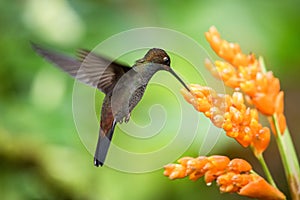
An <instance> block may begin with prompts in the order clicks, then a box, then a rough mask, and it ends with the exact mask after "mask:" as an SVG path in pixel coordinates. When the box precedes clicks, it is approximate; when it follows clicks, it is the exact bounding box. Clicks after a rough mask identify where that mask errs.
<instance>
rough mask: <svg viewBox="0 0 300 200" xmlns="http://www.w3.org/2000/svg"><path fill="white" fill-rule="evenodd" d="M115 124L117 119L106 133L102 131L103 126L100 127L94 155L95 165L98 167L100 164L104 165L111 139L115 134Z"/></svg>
mask: <svg viewBox="0 0 300 200" xmlns="http://www.w3.org/2000/svg"><path fill="white" fill-rule="evenodd" d="M115 126H116V121H115V120H114V122H113V124H112V127H111V129H110V130H109V132H108V133H107V134H106V135H105V134H102V133H101V128H100V131H99V138H98V143H97V147H96V152H95V156H94V165H95V166H96V167H99V165H100V166H102V165H103V163H104V161H105V158H106V155H107V152H108V148H109V145H110V141H111V138H112V136H113V134H114V129H115Z"/></svg>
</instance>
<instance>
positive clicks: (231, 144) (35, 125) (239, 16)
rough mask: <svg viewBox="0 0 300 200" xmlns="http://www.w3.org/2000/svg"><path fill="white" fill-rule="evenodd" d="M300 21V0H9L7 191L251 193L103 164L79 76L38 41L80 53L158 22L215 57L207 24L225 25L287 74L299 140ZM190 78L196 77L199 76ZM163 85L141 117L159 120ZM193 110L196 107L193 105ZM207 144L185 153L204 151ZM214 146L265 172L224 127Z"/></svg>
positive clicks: (27, 194)
mask: <svg viewBox="0 0 300 200" xmlns="http://www.w3.org/2000/svg"><path fill="white" fill-rule="evenodd" d="M299 22H300V1H259V0H253V1H237V0H235V1H234V0H230V1H217V0H210V1H196V0H194V1H175V0H166V1H158V0H154V1H150V0H148V1H145V0H143V1H137V0H130V1H121V0H111V1H109V0H104V1H96V0H86V1H80V0H52V1H50V0H48V1H47V0H25V1H20V0H19V1H0V24H1V25H0V27H1V28H0V44H1V46H0V55H1V56H0V58H1V59H0V81H1V82H0V198H1V199H101V200H102V199H103V200H106V199H107V200H121V199H174V200H175V199H247V198H244V197H240V196H237V195H235V194H220V193H219V191H218V188H217V187H216V186H215V185H212V186H210V187H207V186H205V184H204V183H203V180H202V179H201V180H199V181H197V182H196V183H194V182H191V181H189V180H187V179H183V180H176V181H170V180H168V178H166V177H164V176H163V170H162V169H160V170H157V171H155V172H151V173H144V174H129V173H124V172H119V171H117V170H113V169H110V168H107V167H103V168H95V167H94V166H93V163H92V155H91V154H90V153H89V152H88V151H87V150H86V149H85V147H84V145H83V144H82V143H81V141H80V138H79V137H78V135H77V132H76V128H75V125H74V122H73V115H72V88H73V82H74V81H73V80H72V79H71V78H70V77H68V76H67V75H65V74H63V73H61V72H60V71H59V70H57V69H56V68H54V67H52V66H51V64H48V63H46V62H45V61H44V60H43V59H41V58H40V57H38V56H37V55H36V54H35V53H34V52H33V51H32V49H31V47H30V45H29V41H35V42H40V43H42V44H47V45H49V46H52V47H56V48H57V49H61V50H65V51H67V52H70V53H73V52H75V49H76V48H78V47H83V48H89V49H91V48H94V46H95V45H97V44H98V43H99V42H101V41H103V40H105V39H106V38H108V37H110V36H112V35H113V34H116V33H119V32H121V31H125V30H128V29H131V28H136V27H145V26H158V27H164V28H170V29H174V30H177V31H180V32H182V33H185V34H187V35H188V36H190V37H192V38H193V39H195V40H196V41H198V42H199V43H200V44H201V45H203V46H204V47H205V48H206V49H207V51H208V52H209V53H210V54H211V55H213V53H212V51H211V50H210V48H209V45H208V44H207V42H206V41H205V37H204V32H205V31H207V30H208V28H209V27H210V26H211V25H215V26H216V27H217V28H218V30H219V31H220V32H221V34H222V36H223V38H226V39H227V40H229V41H236V42H238V43H239V44H240V45H241V47H242V49H243V51H244V52H254V53H255V54H257V55H263V56H264V58H265V61H266V63H267V66H268V68H269V69H270V70H272V71H273V72H274V74H275V75H276V76H277V77H279V78H280V80H281V86H282V89H283V90H284V91H285V108H286V109H285V113H286V116H287V120H288V125H289V128H290V131H291V132H292V136H293V139H294V142H295V144H298V143H299V142H300V135H299V134H297V133H298V132H299V131H300V126H299V116H300V115H299V111H300V108H299V106H298V104H299V101H300V94H299V84H300V79H299V78H298V76H299V73H300V56H299V45H300V40H299V36H300V28H299ZM174 42H176V41H174ZM116 48H117V47H116ZM186 79H187V80H186V81H188V82H195V80H194V79H193V77H190V78H186ZM199 82H200V80H199ZM158 90H159V89H156V88H152V89H149V90H147V93H149V94H148V95H146V96H145V98H144V99H143V101H144V103H143V104H142V105H141V106H139V107H138V108H137V110H138V111H137V112H136V113H137V116H136V117H135V118H138V119H139V120H140V122H141V123H144V121H147V120H149V118H148V115H147V114H145V113H144V114H143V112H142V111H143V106H144V105H145V106H147V105H148V104H149V105H151V104H152V103H153V101H155V102H158V100H157V99H155V97H153V96H152V95H151V94H150V93H151V92H153V93H155V92H157V91H158ZM100 96H101V95H100ZM99 104H100V102H99ZM98 106H99V105H98ZM191 112H195V111H193V109H192V108H191ZM143 119H145V120H143ZM191 123H193V121H192V122H191ZM118 131H119V130H117V132H118ZM167 134H172V132H169V133H167ZM187 134H188V133H187ZM199 134H201V132H200V131H199ZM118 135H119V134H118ZM120 137H121V136H120ZM114 139H115V140H116V141H119V140H118V138H114ZM95 142H96V141H95ZM200 142H201V141H196V142H195V143H194V144H193V145H192V147H191V148H190V149H189V150H188V151H187V152H186V153H185V155H190V156H197V152H198V150H199V147H198V146H197V144H199V143H200ZM274 146H275V143H274V141H272V142H271V146H270V148H269V149H268V150H267V151H266V153H265V155H266V160H267V162H268V163H269V165H270V167H271V171H272V173H273V174H275V177H276V181H277V182H278V185H279V187H280V188H281V189H282V190H283V191H284V192H285V193H286V194H287V188H286V183H285V179H284V175H283V174H284V173H283V170H282V168H281V163H280V158H279V156H277V155H278V151H277V150H276V148H274ZM296 148H297V152H300V148H299V146H297V145H296ZM210 154H224V155H228V156H230V157H231V158H234V157H242V158H245V159H247V160H248V161H249V162H251V163H252V164H253V165H254V168H255V169H256V171H257V172H259V173H261V168H260V166H259V165H258V164H257V161H256V160H255V159H254V158H253V155H252V154H251V152H250V151H249V149H242V148H241V147H240V146H239V145H237V144H236V142H235V141H233V140H231V139H228V138H226V137H225V136H224V135H222V136H221V139H220V140H219V142H218V143H217V145H216V148H214V149H213V150H212V152H210ZM261 174H262V173H261Z"/></svg>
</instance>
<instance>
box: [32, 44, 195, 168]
mask: <svg viewBox="0 0 300 200" xmlns="http://www.w3.org/2000/svg"><path fill="white" fill-rule="evenodd" d="M32 48H33V49H34V50H35V52H37V53H38V54H39V55H40V56H42V57H43V58H45V59H46V60H47V61H49V62H51V63H53V64H54V65H56V66H57V67H58V68H60V69H61V70H63V71H64V72H66V73H68V74H69V75H71V76H72V77H74V78H75V79H77V80H79V81H81V82H83V83H85V84H87V85H90V86H92V87H95V88H97V89H98V90H100V91H101V92H103V93H104V94H105V97H104V100H103V103H102V109H101V117H100V129H99V136H98V142H97V146H96V151H95V155H94V165H95V166H96V167H99V166H102V165H103V164H104V161H105V158H106V155H107V152H108V149H109V146H110V143H111V140H112V137H113V134H114V129H115V126H116V124H117V123H122V122H125V123H127V122H128V121H129V119H130V113H131V111H132V110H133V109H134V108H135V106H136V105H137V104H138V103H139V102H140V100H141V99H142V97H143V94H144V92H145V89H146V87H147V84H148V82H149V81H150V79H151V78H152V76H153V75H154V74H155V73H156V72H158V71H160V70H164V71H168V72H170V73H171V74H172V75H173V76H174V77H175V78H176V79H177V80H178V81H179V82H180V83H181V84H182V85H183V86H184V87H185V88H186V89H187V90H188V91H190V90H189V88H188V87H187V85H186V84H185V83H184V82H183V80H182V79H181V78H180V77H179V76H178V75H177V74H176V73H175V72H174V71H173V69H172V68H171V67H170V64H171V60H170V57H169V55H168V54H167V53H166V52H165V51H164V50H163V49H159V48H152V49H150V50H149V51H148V52H147V53H146V54H145V56H144V57H143V58H141V59H138V60H137V61H135V64H134V65H133V66H132V67H130V66H126V65H124V64H120V63H118V62H115V61H112V60H110V59H107V58H105V57H103V56H100V55H97V54H95V53H93V52H91V51H89V50H85V49H79V50H78V55H77V58H74V57H71V56H67V55H64V54H61V53H58V52H56V51H52V50H49V49H46V48H44V47H42V46H40V45H37V44H34V43H32Z"/></svg>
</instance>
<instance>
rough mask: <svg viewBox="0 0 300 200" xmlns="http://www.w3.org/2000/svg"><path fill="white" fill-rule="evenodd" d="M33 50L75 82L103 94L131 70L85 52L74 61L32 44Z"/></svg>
mask: <svg viewBox="0 0 300 200" xmlns="http://www.w3.org/2000/svg"><path fill="white" fill-rule="evenodd" d="M32 47H33V49H34V50H35V51H36V52H37V53H38V54H40V55H41V56H42V57H44V58H45V59H46V60H48V61H49V62H51V63H53V64H55V65H57V66H58V67H59V68H60V69H62V70H63V71H65V72H67V73H68V74H70V75H71V76H73V77H74V78H76V79H77V80H79V81H81V82H83V83H85V84H87V85H90V86H92V87H96V88H98V89H99V90H101V91H102V92H104V93H105V94H107V93H108V92H109V91H111V90H112V89H113V87H114V85H115V84H116V82H117V81H118V80H119V79H120V77H121V76H122V75H123V74H124V73H126V72H127V71H129V70H130V69H131V68H130V67H127V66H124V65H121V64H118V63H115V62H111V61H109V60H108V59H105V58H103V57H101V56H98V55H95V54H94V53H91V52H90V51H87V50H79V51H78V57H79V59H78V60H77V59H75V58H72V57H69V56H66V55H62V54H60V53H57V52H54V51H51V50H47V49H45V48H43V47H41V46H39V45H36V44H32Z"/></svg>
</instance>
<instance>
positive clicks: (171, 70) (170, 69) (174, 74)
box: [168, 68, 190, 92]
mask: <svg viewBox="0 0 300 200" xmlns="http://www.w3.org/2000/svg"><path fill="white" fill-rule="evenodd" d="M168 71H169V72H170V73H171V74H173V76H175V78H176V79H177V80H178V81H179V82H180V83H181V84H182V85H183V86H184V87H185V89H187V91H189V92H190V89H189V88H188V86H187V85H186V84H185V83H184V82H183V80H182V79H181V78H180V77H179V76H178V75H177V74H176V73H175V72H174V71H173V69H172V68H169V69H168Z"/></svg>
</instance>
